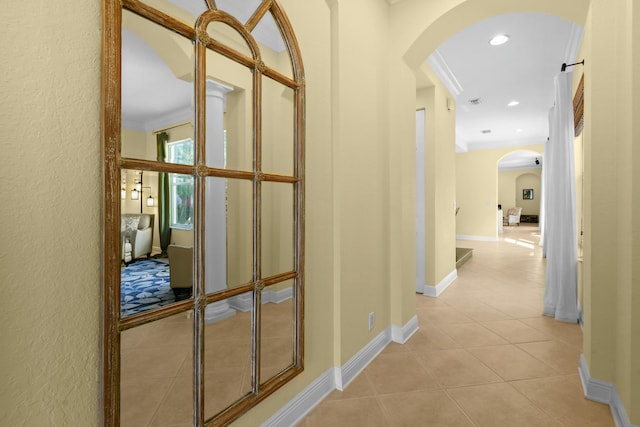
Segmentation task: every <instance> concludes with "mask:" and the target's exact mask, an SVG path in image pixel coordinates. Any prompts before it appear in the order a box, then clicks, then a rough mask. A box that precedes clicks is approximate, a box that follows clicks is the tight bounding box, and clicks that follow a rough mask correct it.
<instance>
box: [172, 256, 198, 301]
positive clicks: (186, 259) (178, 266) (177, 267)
mask: <svg viewBox="0 0 640 427" xmlns="http://www.w3.org/2000/svg"><path fill="white" fill-rule="evenodd" d="M167 254H168V255H169V280H170V281H171V283H170V286H171V290H172V291H173V295H174V296H175V299H176V301H181V300H183V299H187V298H189V297H190V296H191V292H192V290H193V248H187V247H184V246H178V245H169V247H168V248H167Z"/></svg>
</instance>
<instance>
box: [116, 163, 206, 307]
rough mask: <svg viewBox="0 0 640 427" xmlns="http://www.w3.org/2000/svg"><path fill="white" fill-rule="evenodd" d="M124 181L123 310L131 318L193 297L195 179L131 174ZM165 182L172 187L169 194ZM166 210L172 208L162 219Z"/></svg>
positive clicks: (123, 171)
mask: <svg viewBox="0 0 640 427" xmlns="http://www.w3.org/2000/svg"><path fill="white" fill-rule="evenodd" d="M161 176H162V177H161ZM121 177H122V183H121V207H122V208H121V209H122V213H121V215H120V230H121V231H120V242H121V268H120V310H121V316H122V317H126V316H131V315H134V314H139V313H143V312H145V311H148V310H153V309H156V308H160V307H164V306H166V305H169V304H172V303H174V302H177V301H180V300H183V299H185V298H189V297H191V293H192V288H193V249H192V248H193V227H192V222H193V209H194V206H193V177H192V176H190V175H180V174H163V173H158V172H153V171H151V172H150V171H137V170H130V169H123V170H122V173H121ZM162 181H166V183H168V184H169V185H168V186H166V190H167V191H165V192H161V191H159V188H160V184H161V182H162ZM163 188H164V186H163ZM163 205H166V207H167V208H168V209H166V210H163V215H159V213H160V211H161V209H160V207H161V206H163ZM166 213H168V215H166ZM162 218H164V219H165V222H166V223H165V224H164V225H165V229H163V227H162V225H163V224H162ZM167 225H168V227H166V226H167ZM163 237H165V239H163Z"/></svg>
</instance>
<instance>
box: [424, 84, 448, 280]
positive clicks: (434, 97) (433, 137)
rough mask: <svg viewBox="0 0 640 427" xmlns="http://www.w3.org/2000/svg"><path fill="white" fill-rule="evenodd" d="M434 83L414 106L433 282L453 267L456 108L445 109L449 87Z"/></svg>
mask: <svg viewBox="0 0 640 427" xmlns="http://www.w3.org/2000/svg"><path fill="white" fill-rule="evenodd" d="M430 78H431V80H432V81H433V82H434V85H433V86H432V87H430V88H427V89H421V90H418V92H417V94H416V101H417V102H416V107H415V108H416V109H419V108H424V109H425V112H426V126H425V192H426V195H425V204H426V206H425V217H426V218H427V224H426V226H425V234H426V244H425V249H426V250H425V252H426V260H425V267H426V280H427V283H426V285H429V286H436V285H438V284H439V283H440V282H441V281H442V280H443V279H444V278H445V277H447V276H448V275H449V274H451V273H452V272H453V271H454V270H455V268H456V255H455V254H456V247H455V244H456V238H455V210H454V203H455V188H456V187H455V186H456V176H455V161H454V159H455V110H453V109H452V110H447V107H446V105H447V97H449V96H450V95H449V93H448V91H447V90H446V89H445V88H444V86H443V85H442V83H441V82H440V81H438V80H437V79H436V77H435V76H433V75H432V76H430Z"/></svg>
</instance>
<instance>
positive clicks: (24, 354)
mask: <svg viewBox="0 0 640 427" xmlns="http://www.w3.org/2000/svg"><path fill="white" fill-rule="evenodd" d="M5 3H6V4H3V7H2V9H3V10H2V15H3V19H2V20H3V25H2V26H1V27H0V43H1V45H2V53H3V60H2V61H0V93H1V94H2V96H1V99H2V102H1V103H0V144H1V145H0V146H1V148H2V155H0V197H1V200H2V201H1V202H0V222H1V223H2V226H1V227H0V280H1V289H2V295H1V297H0V324H1V325H2V326H1V328H2V332H1V333H0V334H1V335H0V348H1V349H2V350H1V351H0V402H2V403H1V404H0V425H3V426H18V425H25V426H26V425H28V426H62V425H64V426H92V425H97V424H98V419H99V418H98V413H99V400H98V390H99V385H98V372H99V366H98V364H99V315H100V306H99V297H100V246H101V244H100V199H101V188H100V165H101V162H100V115H99V110H100V26H101V25H100V13H101V12H100V10H101V2H100V1H98V0H92V1H86V0H67V1H64V2H50V1H44V0H40V1H31V2H9V3H7V2H5Z"/></svg>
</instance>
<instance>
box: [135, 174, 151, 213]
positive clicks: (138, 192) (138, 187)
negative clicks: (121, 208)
mask: <svg viewBox="0 0 640 427" xmlns="http://www.w3.org/2000/svg"><path fill="white" fill-rule="evenodd" d="M143 174H144V171H140V180H138V181H135V184H134V186H133V188H132V189H131V200H140V213H142V207H143V204H142V192H143V191H144V190H145V189H148V190H149V192H151V187H148V186H147V187H145V186H144V185H143ZM146 205H147V207H153V206H155V200H154V198H153V196H152V195H151V194H149V197H147V202H146Z"/></svg>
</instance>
